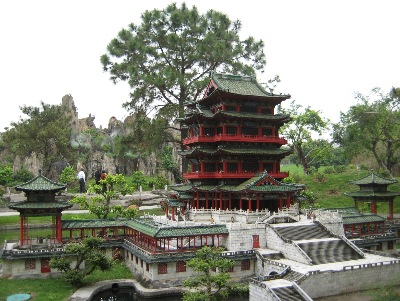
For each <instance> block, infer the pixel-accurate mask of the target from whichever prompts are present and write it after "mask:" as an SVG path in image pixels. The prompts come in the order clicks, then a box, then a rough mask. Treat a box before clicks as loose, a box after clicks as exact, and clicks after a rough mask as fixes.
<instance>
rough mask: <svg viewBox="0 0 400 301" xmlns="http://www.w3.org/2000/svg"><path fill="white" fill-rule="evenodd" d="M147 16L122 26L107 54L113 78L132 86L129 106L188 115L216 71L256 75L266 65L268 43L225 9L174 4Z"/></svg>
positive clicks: (103, 58) (106, 62) (105, 62)
mask: <svg viewBox="0 0 400 301" xmlns="http://www.w3.org/2000/svg"><path fill="white" fill-rule="evenodd" d="M141 19H142V23H141V24H140V25H135V24H130V25H129V27H128V28H127V29H122V30H121V31H120V32H119V33H118V36H117V37H116V38H114V39H113V40H112V41H111V42H110V43H109V45H108V46H107V53H106V54H104V55H102V56H101V63H102V65H103V69H104V71H106V72H109V73H110V75H111V80H112V81H113V82H114V83H117V82H118V81H120V80H122V81H127V82H128V83H129V85H130V87H131V88H132V93H131V101H130V102H129V103H126V104H125V105H124V106H125V107H126V108H128V109H137V108H141V109H143V110H147V111H149V110H155V111H156V112H157V113H159V115H162V116H168V117H169V118H175V117H182V116H183V103H184V101H188V100H196V99H197V98H198V97H199V96H201V92H202V91H203V89H204V87H205V86H206V85H207V84H208V75H209V73H210V72H211V71H213V70H216V69H218V71H222V72H235V73H243V74H245V75H254V74H255V70H260V69H262V68H263V67H264V66H265V55H264V52H263V47H264V44H263V42H262V41H261V40H260V41H256V40H255V39H254V38H253V37H248V38H246V39H244V40H241V39H240V37H239V32H240V30H241V27H242V25H241V23H240V21H238V20H237V21H231V20H230V19H229V18H228V16H226V15H225V14H223V13H220V12H217V11H214V10H209V11H208V12H207V13H206V14H204V15H202V14H200V13H199V11H198V10H197V8H196V7H195V6H193V7H192V8H191V9H190V8H188V7H187V6H186V4H185V3H183V4H182V5H181V6H180V7H178V6H177V5H176V4H175V3H173V4H170V5H168V6H167V8H165V9H163V10H159V9H154V10H152V11H145V12H144V13H143V14H142V16H141Z"/></svg>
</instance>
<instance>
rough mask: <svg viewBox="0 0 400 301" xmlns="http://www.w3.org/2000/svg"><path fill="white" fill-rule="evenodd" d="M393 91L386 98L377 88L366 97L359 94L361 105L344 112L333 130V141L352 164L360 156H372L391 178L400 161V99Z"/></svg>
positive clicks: (358, 99)
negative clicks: (352, 160) (341, 148)
mask: <svg viewBox="0 0 400 301" xmlns="http://www.w3.org/2000/svg"><path fill="white" fill-rule="evenodd" d="M393 91H396V89H394V90H393ZM393 91H392V92H391V93H388V94H387V93H386V94H385V93H383V92H382V91H381V90H380V89H379V88H375V89H373V90H372V92H371V94H370V95H367V96H365V95H362V94H360V93H357V94H356V95H355V98H356V100H357V101H358V103H357V104H356V105H353V106H351V107H350V109H349V110H348V111H347V112H346V113H343V112H342V113H341V116H340V122H339V123H337V124H335V125H334V127H333V130H334V131H333V140H334V142H336V143H338V144H339V145H341V146H342V147H343V148H344V150H345V154H346V155H347V157H348V158H349V160H350V159H352V158H355V157H356V156H357V155H363V156H364V157H365V156H372V157H373V158H374V159H375V161H376V164H377V165H378V166H379V168H380V169H382V170H386V171H387V172H389V174H392V172H393V168H394V166H395V165H396V164H397V163H398V162H399V160H400V136H399V135H398V133H399V132H400V108H399V101H398V100H399V98H398V95H397V94H396V93H393Z"/></svg>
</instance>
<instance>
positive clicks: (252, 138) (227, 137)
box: [182, 134, 287, 145]
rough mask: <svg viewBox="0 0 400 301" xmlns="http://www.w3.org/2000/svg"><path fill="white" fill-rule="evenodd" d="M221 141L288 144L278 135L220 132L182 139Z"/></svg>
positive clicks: (191, 141)
mask: <svg viewBox="0 0 400 301" xmlns="http://www.w3.org/2000/svg"><path fill="white" fill-rule="evenodd" d="M219 141H229V142H234V141H237V142H269V143H278V144H281V145H284V144H287V140H286V139H285V138H282V137H278V136H265V135H264V136H258V135H243V134H242V135H237V134H224V135H223V134H218V135H214V136H209V135H197V136H192V137H187V138H185V139H183V140H182V143H183V144H184V145H187V144H192V143H197V142H219Z"/></svg>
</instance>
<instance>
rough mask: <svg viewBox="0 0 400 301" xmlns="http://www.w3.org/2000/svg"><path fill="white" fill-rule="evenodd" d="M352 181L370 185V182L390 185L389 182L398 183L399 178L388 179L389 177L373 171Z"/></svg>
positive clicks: (357, 183)
mask: <svg viewBox="0 0 400 301" xmlns="http://www.w3.org/2000/svg"><path fill="white" fill-rule="evenodd" d="M350 183H352V184H356V185H368V184H378V185H389V184H394V183H397V180H395V179H387V178H384V177H381V176H379V175H377V174H375V173H371V174H369V175H368V176H365V177H363V178H361V179H358V180H353V181H350Z"/></svg>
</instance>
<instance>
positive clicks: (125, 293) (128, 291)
mask: <svg viewBox="0 0 400 301" xmlns="http://www.w3.org/2000/svg"><path fill="white" fill-rule="evenodd" d="M158 300H160V301H181V300H182V296H181V295H179V296H157V297H153V298H141V297H140V296H138V295H137V294H136V292H135V289H134V288H120V289H118V290H112V289H109V290H106V291H103V292H100V293H97V294H96V295H95V296H93V297H92V298H91V299H90V300H89V301H158ZM229 301H249V297H248V296H243V297H239V296H231V297H229Z"/></svg>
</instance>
